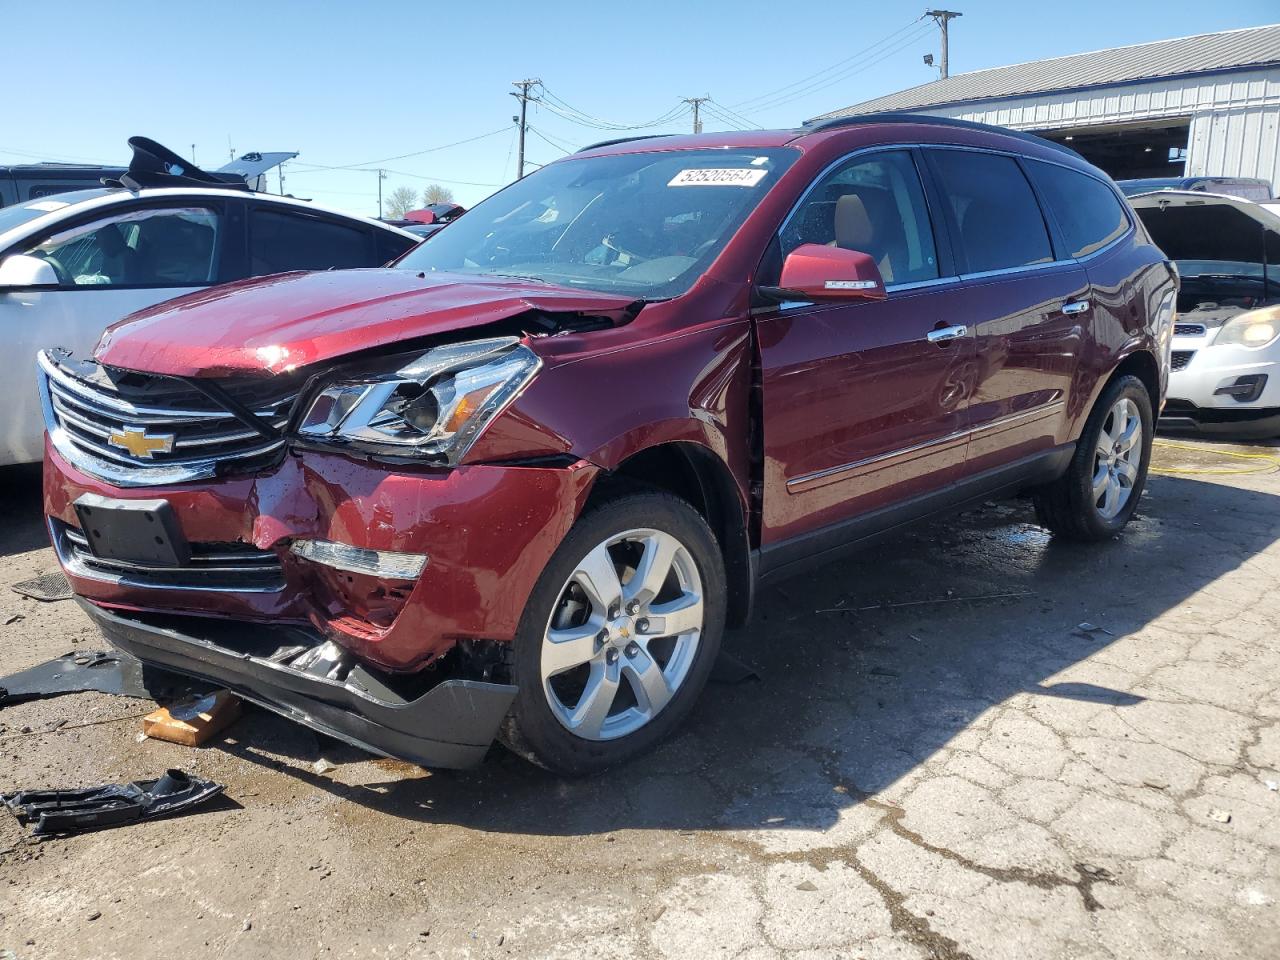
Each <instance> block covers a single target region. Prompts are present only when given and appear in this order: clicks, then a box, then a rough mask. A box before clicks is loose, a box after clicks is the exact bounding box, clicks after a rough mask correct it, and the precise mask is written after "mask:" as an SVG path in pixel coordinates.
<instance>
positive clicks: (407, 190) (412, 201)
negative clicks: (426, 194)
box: [382, 187, 418, 220]
mask: <svg viewBox="0 0 1280 960" xmlns="http://www.w3.org/2000/svg"><path fill="white" fill-rule="evenodd" d="M417 205H418V192H417V191H416V190H414V189H413V187H396V188H395V189H394V190H392V191H391V193H390V194H389V195H388V196H387V198H386V200H384V201H383V204H382V210H383V214H382V215H383V216H384V217H386V218H387V219H388V220H403V219H404V215H405V214H406V213H408V212H409V211H410V210H413V209H414V208H415V207H417Z"/></svg>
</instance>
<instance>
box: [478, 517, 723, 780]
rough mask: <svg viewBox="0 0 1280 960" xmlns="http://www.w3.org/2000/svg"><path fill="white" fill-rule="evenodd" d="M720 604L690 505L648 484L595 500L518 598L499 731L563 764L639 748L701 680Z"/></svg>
mask: <svg viewBox="0 0 1280 960" xmlns="http://www.w3.org/2000/svg"><path fill="white" fill-rule="evenodd" d="M724 614H725V585H724V568H723V560H722V558H721V555H720V550H719V547H718V545H717V543H716V540H715V537H714V535H713V534H712V532H711V530H710V528H709V527H708V526H707V524H706V521H704V520H703V519H702V517H701V516H699V515H698V513H697V512H696V511H695V510H694V509H693V508H692V507H690V506H689V505H688V504H687V503H685V502H684V501H682V500H680V499H678V498H676V497H673V496H670V495H668V494H665V493H657V492H654V493H648V492H645V493H632V494H628V495H625V496H620V497H617V498H613V499H609V500H606V501H603V502H602V503H600V504H599V505H598V506H597V507H595V508H593V509H592V510H591V511H590V512H589V513H587V514H585V515H584V516H583V517H582V518H581V519H580V520H579V521H578V523H577V524H575V525H574V528H573V529H572V530H571V531H570V532H569V535H568V536H567V537H566V538H565V541H564V543H563V544H561V546H560V548H559V550H557V551H556V554H555V556H554V557H553V558H552V560H551V563H550V564H548V566H547V569H546V570H545V571H543V574H542V576H541V577H540V578H539V581H538V585H537V586H536V587H535V588H534V591H533V594H532V596H531V597H530V599H529V603H528V605H527V606H526V608H525V612H524V615H523V617H522V619H521V623H520V630H519V633H518V635H517V637H516V643H515V647H514V650H513V658H512V659H513V662H512V668H513V673H514V679H515V681H516V684H517V685H518V687H519V692H518V693H517V694H516V700H515V703H514V705H513V707H512V710H511V712H510V714H508V716H507V719H506V721H505V722H504V725H503V730H502V732H501V738H502V740H503V742H504V743H505V744H506V745H507V746H508V747H510V748H511V749H512V750H513V751H515V752H516V753H518V754H520V755H521V756H523V757H526V758H527V759H529V760H532V761H533V762H535V763H538V764H540V765H542V766H544V767H547V768H548V769H551V770H555V771H556V772H558V773H564V774H584V773H591V772H594V771H596V770H600V769H603V768H604V767H607V766H609V765H611V764H614V763H618V762H620V761H623V760H626V759H628V758H630V757H633V756H635V755H636V754H638V753H641V752H642V751H644V750H647V749H649V748H650V747H652V746H654V745H655V744H657V743H658V742H659V741H660V740H662V739H663V738H664V737H666V736H667V735H668V734H669V733H671V731H672V730H674V729H675V728H676V727H677V726H678V725H679V724H680V722H681V721H682V720H683V719H684V718H685V716H687V715H688V713H689V711H690V710H691V709H692V707H693V704H694V701H695V700H696V699H697V697H698V694H699V693H700V692H701V690H702V688H703V686H704V685H705V684H706V680H707V676H708V674H709V673H710V672H711V667H712V665H713V664H714V662H715V658H716V655H717V653H718V651H719V646H720V633H721V631H722V629H723V626H724Z"/></svg>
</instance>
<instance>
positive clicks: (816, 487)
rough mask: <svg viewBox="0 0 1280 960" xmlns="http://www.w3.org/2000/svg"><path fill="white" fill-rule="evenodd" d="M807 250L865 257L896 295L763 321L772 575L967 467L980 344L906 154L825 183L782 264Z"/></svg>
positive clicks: (776, 313)
mask: <svg viewBox="0 0 1280 960" xmlns="http://www.w3.org/2000/svg"><path fill="white" fill-rule="evenodd" d="M802 243H827V244H832V245H836V246H841V247H845V248H848V249H856V250H860V251H861V252H863V253H867V254H870V255H871V256H872V258H873V259H875V260H876V262H877V263H878V265H879V267H880V270H881V273H882V275H883V277H884V280H885V284H886V287H887V290H888V297H887V298H886V299H884V300H881V301H864V302H847V303H841V304H788V305H783V306H781V307H779V308H777V309H776V310H773V311H767V312H761V313H758V315H757V321H756V322H757V332H758V342H759V350H760V366H761V370H762V378H761V387H762V392H763V393H762V398H761V402H762V407H763V424H764V431H763V435H764V439H763V445H764V449H763V455H764V481H765V484H764V491H763V529H762V532H761V544H762V548H763V551H762V558H763V559H762V562H763V564H764V566H765V567H766V568H768V567H770V566H771V565H773V564H782V563H786V562H789V561H790V559H791V558H792V556H793V555H795V554H797V553H804V552H814V550H808V549H806V544H811V545H812V546H813V547H814V549H815V550H817V551H819V552H820V550H821V549H823V545H822V544H821V542H820V538H821V537H822V536H823V534H830V533H831V532H835V533H836V534H837V535H838V532H839V527H838V525H839V524H840V523H841V521H845V520H849V519H850V518H853V517H855V516H859V515H864V514H868V513H871V512H873V511H876V510H878V509H880V508H884V507H887V506H889V505H891V504H896V503H898V502H900V501H903V500H906V499H910V498H911V497H913V496H917V495H921V494H925V493H929V492H931V491H933V490H936V489H938V488H940V487H942V486H945V485H946V484H947V483H949V482H951V481H953V480H955V479H957V478H958V476H959V474H960V471H961V470H962V469H963V465H964V459H965V436H964V429H963V415H964V408H965V404H966V399H967V395H968V391H969V384H970V382H971V381H972V377H973V349H974V348H973V338H972V336H971V334H969V333H967V332H965V331H962V330H961V329H960V327H959V326H958V325H956V324H954V323H953V322H952V320H951V317H950V314H949V311H948V307H947V303H948V298H949V295H950V292H951V291H952V290H954V289H955V288H956V287H957V286H958V285H959V283H960V281H959V280H958V279H955V278H950V279H948V278H945V274H947V273H949V272H950V271H949V270H948V269H946V268H945V266H943V265H942V264H940V259H939V255H938V249H937V246H936V244H935V234H934V229H933V222H932V218H931V217H930V212H929V210H928V207H927V205H926V202H925V196H924V192H923V190H922V189H921V184H920V178H919V174H918V171H917V167H916V160H915V158H914V156H913V154H912V152H911V151H909V150H888V151H876V152H869V153H862V154H858V155H855V156H853V157H851V158H850V159H849V160H848V161H847V162H846V163H844V164H842V165H840V166H838V167H837V168H836V169H834V170H833V171H832V172H831V173H829V174H827V175H826V176H824V177H822V178H821V179H820V180H819V181H818V182H817V183H815V184H814V186H813V187H812V188H811V189H810V190H809V192H808V193H807V194H806V196H805V199H804V200H803V201H802V202H801V204H800V205H799V207H798V208H797V209H796V211H795V212H794V214H793V215H792V216H791V217H790V218H789V220H788V222H787V224H786V225H785V226H784V227H783V230H782V232H781V234H780V236H779V238H778V244H779V249H778V256H777V257H775V258H774V259H775V260H779V261H780V259H781V258H782V257H785V255H786V253H788V252H789V251H790V250H792V249H794V248H795V247H797V246H799V245H800V244H802ZM769 269H771V268H765V269H764V270H763V271H762V278H763V279H764V281H765V282H766V284H767V283H768V281H769V280H770V279H771V278H770V277H768V276H767V275H766V274H767V273H768V271H769ZM833 527H834V528H835V529H834V531H833ZM779 548H781V549H779Z"/></svg>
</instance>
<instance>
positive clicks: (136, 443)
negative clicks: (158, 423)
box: [107, 427, 173, 460]
mask: <svg viewBox="0 0 1280 960" xmlns="http://www.w3.org/2000/svg"><path fill="white" fill-rule="evenodd" d="M107 443H109V444H111V446H113V447H119V448H120V449H122V450H128V451H129V453H130V454H131V455H132V456H135V457H137V458H138V459H140V460H150V459H151V458H152V457H153V456H155V455H156V454H157V453H169V452H170V451H171V450H172V449H173V434H172V433H147V431H146V430H144V429H142V428H141V427H124V428H122V429H120V430H116V431H114V432H113V433H112V434H111V436H109V437H107Z"/></svg>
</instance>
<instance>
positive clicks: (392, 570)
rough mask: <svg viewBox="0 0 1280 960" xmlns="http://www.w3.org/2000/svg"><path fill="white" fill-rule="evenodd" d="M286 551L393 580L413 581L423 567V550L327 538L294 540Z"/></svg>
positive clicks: (348, 569) (321, 562) (312, 559)
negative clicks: (355, 544)
mask: <svg viewBox="0 0 1280 960" xmlns="http://www.w3.org/2000/svg"><path fill="white" fill-rule="evenodd" d="M289 550H290V552H292V553H293V555H294V556H297V557H301V558H302V559H304V560H310V561H311V562H312V563H320V564H323V565H324V566H326V567H333V568H334V569H335V570H346V571H348V572H349V573H363V574H366V575H368V576H372V577H390V578H392V579H396V580H416V579H417V578H418V577H419V576H420V575H421V574H422V571H423V570H424V569H425V568H426V566H427V555H426V554H425V553H400V552H398V551H395V550H368V549H365V548H364V547H353V546H350V545H348V544H345V543H334V542H333V541H331V540H295V541H293V544H292V545H291V546H290V547H289Z"/></svg>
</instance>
